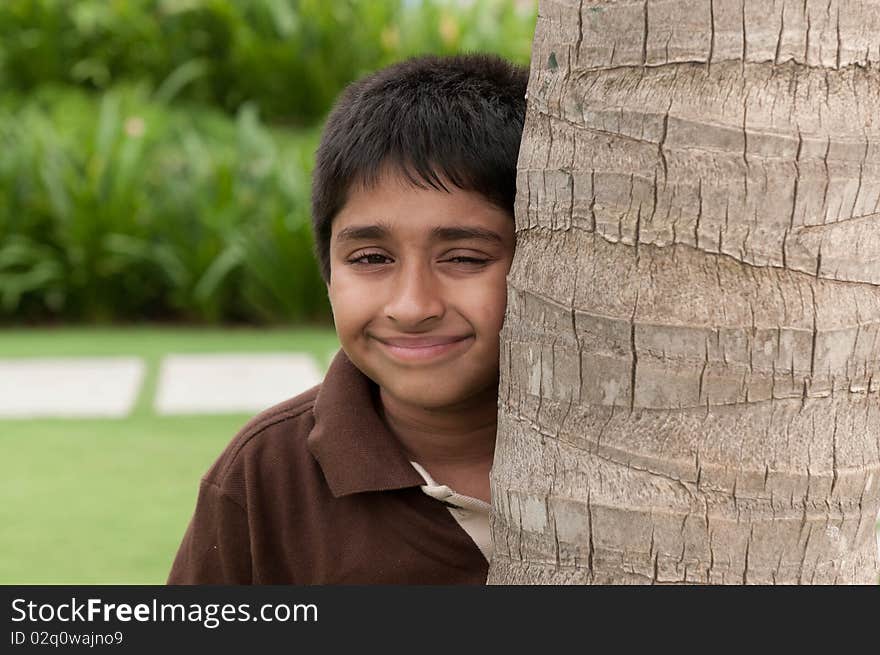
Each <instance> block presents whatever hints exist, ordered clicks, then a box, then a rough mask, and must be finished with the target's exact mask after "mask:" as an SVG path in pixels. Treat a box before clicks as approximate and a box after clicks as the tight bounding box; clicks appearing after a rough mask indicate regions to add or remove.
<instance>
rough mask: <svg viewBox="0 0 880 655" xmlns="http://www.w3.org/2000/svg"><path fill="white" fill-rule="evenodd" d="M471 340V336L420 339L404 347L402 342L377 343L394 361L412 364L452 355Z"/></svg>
mask: <svg viewBox="0 0 880 655" xmlns="http://www.w3.org/2000/svg"><path fill="white" fill-rule="evenodd" d="M472 339H473V336H467V337H462V338H461V339H455V340H443V341H437V340H434V341H432V340H430V339H421V340H413V341H411V342H409V343H406V344H405V345H404V342H402V341H397V342H396V343H389V342H387V341H382V340H381V339H377V341H378V342H379V343H380V344H381V345H382V348H383V349H384V350H385V351H386V352H387V353H389V354H390V355H391V356H392V357H394V358H395V359H398V360H403V361H408V362H414V361H427V360H432V359H437V358H440V357H442V356H443V355H447V354H449V353H453V352H455V351H457V350H459V349H461V348H463V347H464V346H465V345H467V344H469V343H470V342H471V340H472Z"/></svg>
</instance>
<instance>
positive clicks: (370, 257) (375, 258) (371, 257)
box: [348, 252, 391, 265]
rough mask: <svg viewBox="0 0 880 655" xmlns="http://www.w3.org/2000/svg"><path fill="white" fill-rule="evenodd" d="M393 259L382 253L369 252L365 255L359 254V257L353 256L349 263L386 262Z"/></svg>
mask: <svg viewBox="0 0 880 655" xmlns="http://www.w3.org/2000/svg"><path fill="white" fill-rule="evenodd" d="M386 259H387V260H388V261H391V260H390V259H388V257H386V256H385V255H381V254H379V253H377V252H368V253H365V254H363V255H358V256H357V257H353V258H351V259H349V260H348V263H349V264H362V265H363V264H366V265H369V264H384V263H385V261H384V260H386Z"/></svg>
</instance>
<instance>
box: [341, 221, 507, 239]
mask: <svg viewBox="0 0 880 655" xmlns="http://www.w3.org/2000/svg"><path fill="white" fill-rule="evenodd" d="M389 235H390V230H389V229H388V228H387V227H386V226H385V225H382V224H376V225H351V226H349V227H346V228H343V229H342V230H340V231H339V233H338V234H337V235H336V241H337V242H344V241H364V240H367V239H384V238H386V237H388V236H389ZM465 239H478V240H481V241H490V242H492V243H504V239H502V238H501V235H500V234H498V233H497V232H493V231H492V230H487V229H486V228H482V227H471V226H469V225H454V226H442V225H441V226H437V227H435V228H434V229H432V230H431V240H432V241H463V240H465Z"/></svg>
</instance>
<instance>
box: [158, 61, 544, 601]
mask: <svg viewBox="0 0 880 655" xmlns="http://www.w3.org/2000/svg"><path fill="white" fill-rule="evenodd" d="M527 77H528V73H527V71H526V70H525V69H522V68H518V67H515V66H513V65H512V64H510V63H508V62H506V61H504V60H501V59H498V58H496V57H491V56H485V55H469V56H462V57H453V58H439V57H421V58H417V59H413V60H409V61H406V62H403V63H400V64H396V65H394V66H391V67H389V68H387V69H384V70H382V71H380V72H378V73H375V74H373V75H370V76H368V77H366V78H364V79H362V80H360V81H358V82H356V83H354V84H352V85H351V86H349V87H348V88H347V89H346V90H345V92H344V93H343V94H342V96H341V98H340V100H339V101H338V103H337V105H336V107H335V108H334V109H333V111H332V113H331V115H330V117H329V119H328V121H327V125H326V126H325V128H324V133H323V137H322V141H321V145H320V147H319V149H318V153H317V164H316V168H315V172H314V178H313V188H312V210H313V223H314V231H315V242H316V252H317V256H318V261H319V264H320V266H321V272H322V275H323V278H324V281H325V282H326V284H327V291H328V294H329V297H330V302H331V306H332V308H333V318H334V323H335V326H336V331H337V334H338V336H339V340H340V343H341V345H342V350H341V351H340V352H339V353H338V354H337V355H336V357H335V359H334V360H333V362H332V364H331V366H330V368H329V370H328V372H327V374H326V377H325V379H324V381H323V383H322V384H321V385H319V386H317V387H315V388H313V389H311V390H309V391H306V392H305V393H303V394H301V395H300V396H297V397H296V398H293V399H291V400H289V401H286V402H284V403H281V404H280V405H277V406H276V407H273V408H271V409H269V410H267V411H265V412H263V413H262V414H260V415H259V416H257V417H256V418H255V419H253V420H252V421H251V422H250V423H248V425H246V426H245V427H244V428H243V429H242V431H241V432H240V433H239V434H238V436H236V438H235V439H234V440H233V441H232V442H231V444H230V445H229V446H228V447H227V449H226V450H225V451H224V452H223V454H221V456H220V458H219V459H218V460H217V462H216V463H215V464H214V465H213V467H212V468H211V469H210V470H209V471H208V473H207V474H206V475H205V477H204V478H203V480H202V483H201V487H200V491H199V498H198V503H197V506H196V510H195V514H194V516H193V518H192V521H191V523H190V525H189V527H188V529H187V531H186V534H185V535H184V538H183V543H182V544H181V546H180V550H179V552H178V553H177V557H176V559H175V561H174V565H173V567H172V569H171V573H170V576H169V579H168V582H169V584H251V583H252V584H335V583H342V584H371V583H380V584H400V583H415V584H483V583H484V582H485V580H486V574H487V571H488V560H489V558H490V556H491V542H490V538H489V525H488V518H489V501H490V498H489V471H490V468H491V466H492V457H493V453H494V446H495V431H496V414H497V390H498V359H499V343H498V342H499V331H500V329H501V325H502V321H503V318H504V309H505V305H506V293H507V291H506V276H507V273H508V271H509V268H510V264H511V261H512V259H513V252H514V245H515V237H514V222H513V200H514V195H515V173H516V161H517V154H518V150H519V142H520V139H521V136H522V127H523V120H524V114H525V92H526V82H527Z"/></svg>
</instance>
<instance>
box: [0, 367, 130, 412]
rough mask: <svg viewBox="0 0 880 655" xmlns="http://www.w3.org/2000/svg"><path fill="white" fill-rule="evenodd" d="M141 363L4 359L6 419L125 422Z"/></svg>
mask: <svg viewBox="0 0 880 655" xmlns="http://www.w3.org/2000/svg"><path fill="white" fill-rule="evenodd" d="M144 368H145V367H144V362H143V361H142V360H141V359H140V358H139V357H64V358H57V359H56V358H52V359H49V358H32V359H0V418H15V419H28V418H43V417H48V418H90V417H99V418H122V417H125V416H127V415H128V414H129V412H131V409H132V407H133V406H134V403H135V401H136V400H137V397H138V392H139V391H140V388H141V382H142V381H143V378H144Z"/></svg>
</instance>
